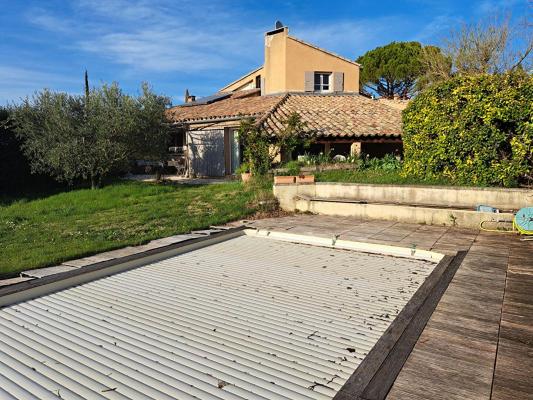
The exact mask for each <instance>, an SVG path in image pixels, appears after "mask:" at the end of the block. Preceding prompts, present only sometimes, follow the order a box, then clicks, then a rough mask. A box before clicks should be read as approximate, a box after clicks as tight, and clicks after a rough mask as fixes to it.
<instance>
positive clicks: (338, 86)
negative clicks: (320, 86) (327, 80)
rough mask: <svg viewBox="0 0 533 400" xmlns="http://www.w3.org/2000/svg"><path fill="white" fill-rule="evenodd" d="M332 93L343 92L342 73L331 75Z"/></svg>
mask: <svg viewBox="0 0 533 400" xmlns="http://www.w3.org/2000/svg"><path fill="white" fill-rule="evenodd" d="M333 91H334V92H344V72H334V73H333Z"/></svg>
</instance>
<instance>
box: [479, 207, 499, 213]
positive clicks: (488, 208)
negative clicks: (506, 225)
mask: <svg viewBox="0 0 533 400" xmlns="http://www.w3.org/2000/svg"><path fill="white" fill-rule="evenodd" d="M476 211H480V212H491V213H499V212H500V210H498V209H497V208H494V207H491V206H483V205H479V206H477V207H476Z"/></svg>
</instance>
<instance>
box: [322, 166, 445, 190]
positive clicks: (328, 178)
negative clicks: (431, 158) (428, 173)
mask: <svg viewBox="0 0 533 400" xmlns="http://www.w3.org/2000/svg"><path fill="white" fill-rule="evenodd" d="M314 175H315V179H316V181H317V182H346V183H371V184H383V185H446V186H449V185H453V182H450V181H449V180H446V179H444V178H435V179H421V178H417V177H414V176H411V175H408V176H405V175H403V174H402V173H401V170H398V171H384V170H381V169H370V168H367V169H355V170H353V169H351V170H340V169H337V170H329V171H323V172H317V173H315V174H314Z"/></svg>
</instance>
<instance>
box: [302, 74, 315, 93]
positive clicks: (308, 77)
mask: <svg viewBox="0 0 533 400" xmlns="http://www.w3.org/2000/svg"><path fill="white" fill-rule="evenodd" d="M314 88H315V73H314V72H313V71H305V84H304V90H305V91H306V92H312V91H314Z"/></svg>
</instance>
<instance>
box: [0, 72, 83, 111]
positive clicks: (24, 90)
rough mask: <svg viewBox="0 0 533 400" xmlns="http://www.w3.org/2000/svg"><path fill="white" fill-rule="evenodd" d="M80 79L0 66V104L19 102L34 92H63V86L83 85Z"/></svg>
mask: <svg viewBox="0 0 533 400" xmlns="http://www.w3.org/2000/svg"><path fill="white" fill-rule="evenodd" d="M82 78H83V77H79V79H76V78H71V77H67V76H65V75H63V74H57V73H51V72H45V71H41V70H37V69H30V68H24V67H18V66H8V65H0V104H6V103H7V102H9V101H15V102H17V101H19V100H20V99H23V98H25V97H26V96H28V95H31V94H32V91H34V90H40V89H42V88H48V89H51V90H54V89H57V90H64V86H65V85H75V84H79V85H80V87H81V85H82V84H83V83H82Z"/></svg>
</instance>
